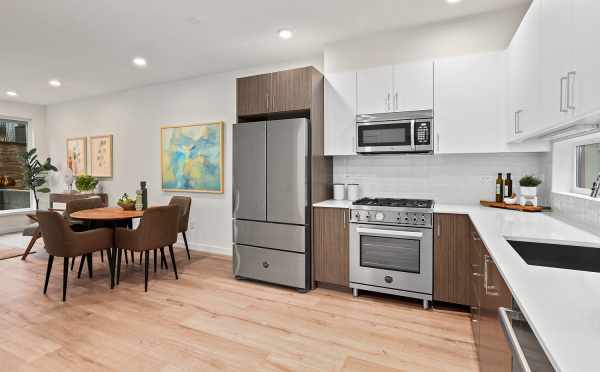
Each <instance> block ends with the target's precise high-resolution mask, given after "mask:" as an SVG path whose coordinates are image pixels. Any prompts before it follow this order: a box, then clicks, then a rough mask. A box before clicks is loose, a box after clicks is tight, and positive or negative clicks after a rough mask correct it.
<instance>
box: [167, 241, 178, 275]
mask: <svg viewBox="0 0 600 372" xmlns="http://www.w3.org/2000/svg"><path fill="white" fill-rule="evenodd" d="M169 253H170V254H171V262H172V263H173V272H175V279H179V276H178V275H177V266H176V265H175V255H174V254H173V244H169Z"/></svg>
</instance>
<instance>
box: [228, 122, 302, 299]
mask: <svg viewBox="0 0 600 372" xmlns="http://www.w3.org/2000/svg"><path fill="white" fill-rule="evenodd" d="M309 124H310V123H309V120H308V119H286V120H273V121H260V122H250V123H239V124H235V125H234V126H233V242H234V243H233V273H234V275H235V277H236V278H248V279H255V280H260V281H264V282H269V283H276V284H281V285H286V286H290V287H295V288H298V289H299V290H307V289H308V288H309V280H310V266H311V265H310V212H309V211H310V208H309V200H311V198H310V184H311V183H310V174H311V172H310V156H309V154H310V153H311V152H310V140H309V139H310V133H309V132H310V125H309Z"/></svg>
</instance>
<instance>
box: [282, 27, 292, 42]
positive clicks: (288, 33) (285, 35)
mask: <svg viewBox="0 0 600 372" xmlns="http://www.w3.org/2000/svg"><path fill="white" fill-rule="evenodd" d="M292 36H294V34H293V33H292V31H291V30H288V29H283V30H279V37H280V38H281V39H283V40H287V39H291V38H292Z"/></svg>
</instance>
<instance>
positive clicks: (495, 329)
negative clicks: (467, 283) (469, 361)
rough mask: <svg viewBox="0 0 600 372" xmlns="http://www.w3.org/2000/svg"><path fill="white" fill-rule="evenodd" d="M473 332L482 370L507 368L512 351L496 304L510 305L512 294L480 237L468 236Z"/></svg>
mask: <svg viewBox="0 0 600 372" xmlns="http://www.w3.org/2000/svg"><path fill="white" fill-rule="evenodd" d="M471 243H472V245H471V268H472V270H471V275H472V278H471V282H472V292H471V295H472V303H471V313H472V316H473V318H472V321H473V336H474V339H475V344H476V346H477V352H478V356H479V369H480V370H481V371H482V372H510V371H511V370H512V353H511V350H510V347H509V345H508V342H507V341H506V338H505V336H504V332H503V330H502V326H501V325H500V319H499V315H498V308H500V307H506V308H509V309H510V308H511V307H512V295H511V293H510V290H509V288H508V286H507V285H506V283H505V282H504V279H503V278H502V276H501V274H500V272H499V271H498V268H497V267H496V264H495V263H494V261H493V260H492V258H491V256H490V255H489V253H488V251H487V248H486V247H485V245H484V244H483V241H482V240H481V239H480V238H479V236H478V234H477V232H476V231H475V229H474V228H473V230H472V236H471Z"/></svg>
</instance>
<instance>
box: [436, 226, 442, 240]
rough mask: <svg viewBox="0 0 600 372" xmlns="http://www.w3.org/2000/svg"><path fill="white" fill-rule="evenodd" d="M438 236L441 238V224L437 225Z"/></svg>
mask: <svg viewBox="0 0 600 372" xmlns="http://www.w3.org/2000/svg"><path fill="white" fill-rule="evenodd" d="M437 236H438V238H439V237H440V236H441V231H440V224H439V223H438V225H437Z"/></svg>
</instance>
